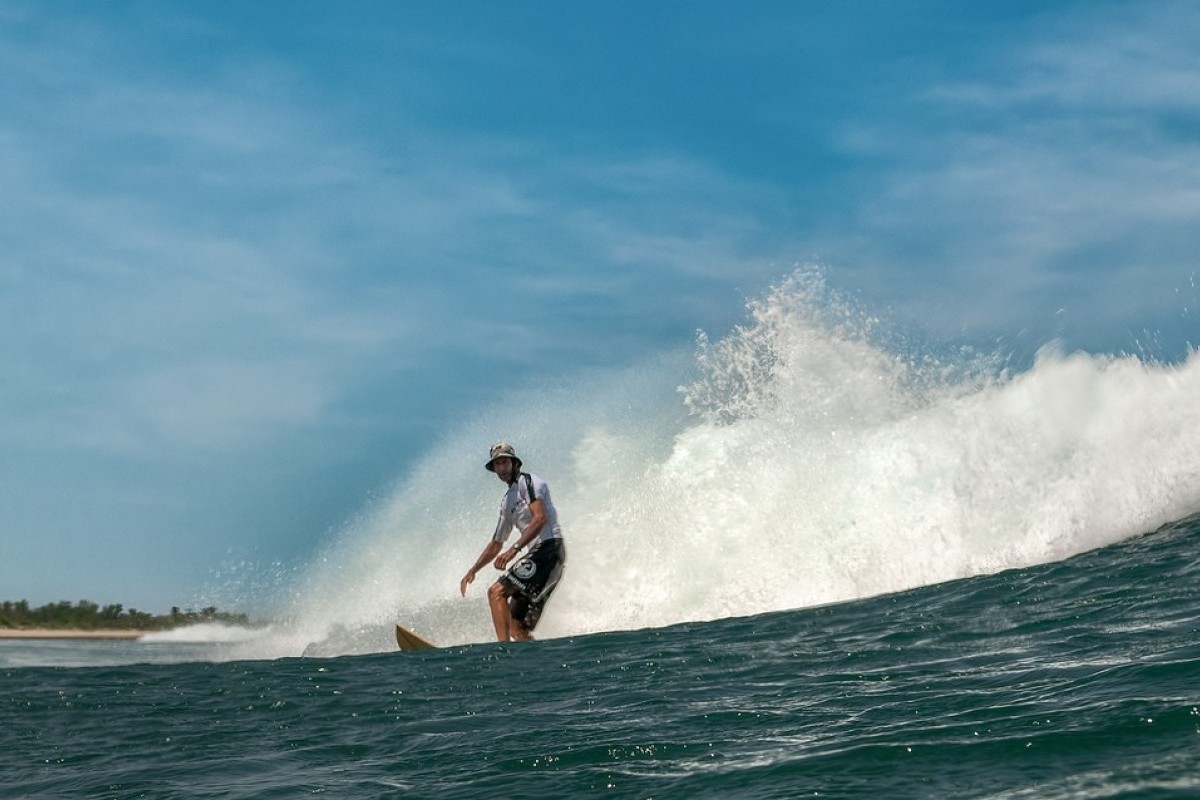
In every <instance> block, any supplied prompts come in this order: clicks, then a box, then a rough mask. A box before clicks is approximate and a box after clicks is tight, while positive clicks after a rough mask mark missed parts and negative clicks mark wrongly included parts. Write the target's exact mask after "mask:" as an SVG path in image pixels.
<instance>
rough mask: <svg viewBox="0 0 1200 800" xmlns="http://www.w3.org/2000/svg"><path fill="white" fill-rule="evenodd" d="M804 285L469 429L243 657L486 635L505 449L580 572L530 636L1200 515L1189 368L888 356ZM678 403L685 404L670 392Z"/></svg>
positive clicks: (1047, 553) (1059, 357) (926, 573)
mask: <svg viewBox="0 0 1200 800" xmlns="http://www.w3.org/2000/svg"><path fill="white" fill-rule="evenodd" d="M897 341H898V340H897V338H896V337H895V336H893V335H891V333H890V332H889V331H888V330H887V326H886V325H883V324H881V323H880V322H879V321H878V320H875V319H873V318H871V317H870V316H869V315H867V314H865V313H862V311H861V310H859V309H857V308H855V307H854V305H853V304H852V303H850V302H848V301H847V300H846V299H845V298H844V297H841V296H839V295H838V294H837V293H835V292H833V291H831V290H829V289H828V288H827V287H826V286H825V284H824V282H823V280H822V278H821V276H820V274H819V273H817V272H814V271H810V270H806V271H801V272H797V273H796V274H795V275H792V276H790V277H789V278H788V279H786V280H784V281H783V282H781V283H780V284H779V285H778V286H777V287H775V288H774V289H773V290H772V291H771V292H769V293H768V294H767V295H766V296H764V297H762V298H760V299H757V300H755V301H753V302H751V303H750V304H749V307H748V315H747V321H746V322H745V323H744V324H743V325H741V326H738V327H737V328H736V329H734V330H733V331H732V332H730V333H729V334H728V335H727V336H724V337H722V338H721V339H719V340H718V341H716V342H710V341H709V340H708V339H707V337H704V336H701V337H700V342H699V347H698V350H697V352H696V353H695V354H693V355H692V356H682V355H680V354H668V355H663V356H656V357H654V358H650V359H647V360H646V362H644V363H642V364H639V365H636V366H633V367H629V368H626V369H623V370H612V371H595V372H589V373H584V374H581V375H576V376H572V377H571V378H570V379H568V380H564V381H563V382H561V383H560V384H559V385H557V386H555V387H552V388H546V389H542V390H538V391H535V392H531V393H519V394H515V395H514V396H512V397H511V398H509V399H508V400H507V401H506V402H503V403H500V404H498V405H497V407H496V408H494V409H489V410H485V411H481V412H480V413H479V414H477V415H476V416H475V417H473V418H471V419H469V420H466V421H465V422H464V423H463V424H462V426H461V427H460V428H459V429H458V430H455V431H452V432H450V434H449V435H448V436H447V437H446V438H445V439H444V440H443V441H442V443H441V444H440V445H439V446H437V447H435V448H433V449H432V450H431V451H430V452H428V453H426V454H425V455H424V456H423V457H422V458H420V459H419V460H418V461H417V463H416V464H415V465H413V467H412V469H411V472H410V473H409V474H408V476H407V477H406V478H405V480H404V481H403V482H402V483H401V484H400V485H398V486H397V487H396V488H395V490H394V491H393V492H392V493H391V495H390V496H389V497H387V498H386V499H385V500H383V501H382V502H380V503H378V504H377V505H376V506H375V507H372V508H369V509H365V510H364V511H363V513H362V514H361V515H360V518H359V519H356V520H354V521H352V522H351V523H350V524H348V525H347V527H346V529H345V530H344V531H343V532H342V534H341V535H340V536H338V537H337V538H336V540H335V541H333V542H331V543H330V544H329V546H328V547H327V548H325V550H324V551H323V552H322V553H321V554H320V556H319V557H318V558H317V559H316V560H315V561H314V562H313V563H312V564H311V565H310V566H309V568H308V569H307V570H306V572H305V573H304V574H303V575H301V576H300V577H299V578H298V579H297V580H296V581H295V582H294V583H293V584H292V585H291V586H290V587H289V596H288V597H287V598H286V602H285V605H286V608H287V616H288V620H289V622H288V623H287V624H284V625H278V626H276V627H275V628H273V629H272V631H271V633H270V634H269V635H267V636H265V637H262V638H260V639H259V640H257V641H256V642H254V643H249V644H246V645H244V646H243V652H242V654H243V655H248V656H254V657H268V656H272V655H296V654H299V653H300V652H302V651H303V650H304V649H305V648H306V647H308V648H310V651H311V649H312V647H313V646H314V643H316V645H317V646H319V648H320V647H323V649H322V650H320V651H321V652H322V653H324V654H333V653H339V652H364V651H371V650H379V649H387V648H389V647H390V646H391V644H390V627H391V624H392V622H393V621H396V620H399V621H403V622H405V623H406V624H409V625H410V626H411V627H414V629H416V630H419V631H420V632H421V633H423V634H424V635H427V636H429V637H430V638H432V639H434V640H435V641H437V642H439V643H441V644H455V643H462V642H470V641H486V640H487V639H489V638H490V622H489V619H488V614H487V609H486V602H485V600H484V591H485V589H486V587H487V585H488V584H489V583H490V582H491V580H492V575H491V574H490V570H487V569H485V570H484V571H483V572H481V573H480V575H479V577H478V579H477V580H476V582H475V584H474V586H473V587H471V589H470V591H469V592H468V595H467V597H466V598H465V599H463V598H460V597H459V594H458V582H459V579H460V578H461V577H462V575H463V573H464V572H465V570H466V568H467V567H468V566H469V565H470V564H471V563H472V562H473V560H474V559H475V557H476V556H477V555H478V553H479V551H480V549H481V548H482V547H483V545H484V544H485V542H486V541H487V538H488V536H489V534H490V532H491V530H492V527H493V525H494V522H495V516H496V506H497V503H498V500H499V497H500V494H501V492H502V491H503V487H502V486H501V485H500V484H499V482H497V481H496V480H495V478H494V477H493V476H492V475H491V474H490V473H487V472H485V471H484V470H483V469H482V462H483V456H482V455H481V454H483V453H486V451H487V448H488V446H489V445H490V444H491V443H492V442H493V441H495V440H499V439H504V440H507V441H510V442H512V443H514V444H515V445H516V447H517V449H518V452H519V453H520V454H521V456H522V457H523V459H524V460H525V464H526V468H527V469H529V470H531V471H534V472H537V473H538V474H540V475H542V476H543V477H544V478H545V479H546V480H547V481H548V482H549V483H550V486H551V489H552V492H553V496H554V500H555V503H556V505H557V506H558V508H559V515H560V519H561V521H562V523H563V527H564V531H565V534H566V536H567V542H568V549H569V553H570V563H569V566H568V568H567V572H566V577H565V579H564V582H563V584H562V586H561V587H560V589H559V590H558V592H557V594H556V596H555V598H554V600H553V602H552V603H551V605H550V609H549V610H548V611H547V613H546V616H545V618H544V620H543V623H542V625H541V627H540V628H539V631H538V633H539V635H540V636H542V637H549V636H565V635H572V634H578V633H587V632H595V631H602V630H612V629H628V628H643V627H653V626H662V625H667V624H671V623H676V622H682V621H689V620H706V619H714V618H720V617H727V616H738V615H750V614H757V613H761V612H766V611H774V610H782V609H788V608H796V607H802V606H809V605H815V604H823V603H831V602H838V601H844V600H849V599H853V598H858V597H864V596H870V595H876V594H881V593H886V592H893V591H897V590H901V589H905V588H909V587H913V586H918V585H924V584H929V583H935V582H940V581H946V580H952V579H955V578H962V577H967V576H970V575H975V574H980V573H987V572H995V571H999V570H1003V569H1008V568H1012V567H1020V566H1027V565H1030V564H1034V563H1041V562H1045V561H1050V560H1057V559H1062V558H1065V557H1068V556H1070V555H1073V554H1076V553H1079V552H1083V551H1085V550H1090V549H1093V548H1096V547H1101V546H1104V545H1107V544H1111V543H1113V542H1116V541H1119V540H1121V539H1124V538H1128V537H1131V536H1136V535H1138V534H1141V533H1144V532H1147V531H1150V530H1153V529H1155V528H1157V527H1158V526H1159V525H1161V524H1163V523H1166V522H1169V521H1172V520H1175V519H1179V518H1182V517H1184V516H1186V515H1187V514H1189V513H1192V512H1194V511H1196V510H1200V403H1198V402H1197V398H1200V357H1198V356H1197V354H1196V353H1194V352H1193V353H1192V354H1191V356H1190V357H1189V358H1188V359H1187V360H1186V361H1185V362H1183V363H1180V364H1177V365H1163V364H1155V363H1147V362H1145V361H1142V360H1140V359H1138V358H1136V357H1132V356H1125V357H1112V356H1099V355H1090V354H1087V353H1063V352H1060V351H1058V350H1056V349H1055V348H1054V347H1053V346H1049V347H1046V348H1043V349H1042V350H1041V351H1040V352H1039V354H1038V356H1037V359H1036V361H1035V362H1034V363H1033V365H1032V366H1031V367H1029V368H1028V369H1024V370H1021V371H1018V372H1015V373H1012V372H1010V371H1009V370H1008V369H1006V368H1005V367H1004V364H1003V362H1002V361H1001V360H999V359H996V358H992V357H987V356H984V357H981V356H979V355H977V354H971V353H969V352H966V351H959V352H956V353H954V354H953V356H952V357H947V356H944V355H942V354H936V355H935V354H933V353H931V352H920V351H914V350H913V349H912V348H911V347H909V346H905V345H901V344H897V343H896V342H897ZM681 384H682V385H681Z"/></svg>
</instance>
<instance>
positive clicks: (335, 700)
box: [0, 518, 1200, 800]
mask: <svg viewBox="0 0 1200 800" xmlns="http://www.w3.org/2000/svg"><path fill="white" fill-rule="evenodd" d="M1198 554H1200V519H1197V518H1192V519H1190V520H1188V521H1185V522H1182V523H1178V524H1176V525H1173V526H1168V527H1167V528H1165V529H1163V530H1161V531H1158V532H1156V533H1154V534H1151V535H1148V536H1144V537H1141V538H1137V539H1134V540H1130V541H1126V542H1124V543H1121V544H1118V545H1115V546H1112V547H1108V548H1105V549H1103V550H1099V551H1095V552H1091V553H1086V554H1083V555H1081V556H1077V557H1075V558H1072V559H1070V560H1068V561H1064V562H1060V563H1056V564H1051V565H1045V566H1039V567H1034V568H1029V569H1023V570H1016V571H1009V572H1005V573H1001V574H998V575H992V576H984V577H978V578H971V579H968V580H962V581H957V582H954V583H948V584H941V585H937V586H930V587H925V588H922V589H917V590H913V591H909V592H904V593H901V594H896V595H889V596H884V597H877V598H872V599H868V600H860V601H856V602H852V603H847V604H840V605H836V606H828V607H823V608H817V609H807V610H798V611H789V612H779V613H772V614H765V615H760V616H755V617H744V618H737V619H727V620H721V621H717V622H710V623H697V624H686V625H678V626H673V627H670V628H661V629H654V630H641V631H629V632H615V633H604V634H597V635H590V636H586V637H579V638H564V639H557V640H550V641H544V642H537V643H533V644H529V645H524V646H512V645H507V646H501V645H495V644H486V645H470V646H463V647H454V648H448V649H444V650H437V651H430V652H417V653H383V654H376V655H366V656H347V657H341V658H331V659H311V658H295V659H283V660H276V661H238V662H225V663H216V662H191V663H177V664H139V665H130V666H93V667H73V668H64V667H11V666H10V667H6V668H4V669H3V670H0V676H2V677H0V680H2V681H3V691H2V698H0V713H2V715H3V717H2V719H0V797H3V798H135V797H144V798H261V799H264V800H265V799H266V798H299V797H311V796H323V797H331V798H388V797H428V798H475V797H521V798H563V797H581V796H582V797H614V798H624V797H630V798H692V797H713V798H720V797H735V798H737V797H745V798H791V797H826V798H850V797H876V798H925V797H953V798H1068V797H1070V798H1076V797H1090V798H1100V797H1104V798H1117V797H1121V798H1196V797H1200V568H1197V565H1196V564H1197V555H1198ZM112 646H132V645H130V644H128V643H114V644H113V645H112ZM8 655H9V657H10V663H11V657H12V655H13V654H12V653H9V654H8Z"/></svg>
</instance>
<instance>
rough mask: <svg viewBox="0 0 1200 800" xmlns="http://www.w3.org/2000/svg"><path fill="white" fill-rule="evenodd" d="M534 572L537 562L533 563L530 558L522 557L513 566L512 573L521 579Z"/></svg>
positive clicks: (527, 577)
mask: <svg viewBox="0 0 1200 800" xmlns="http://www.w3.org/2000/svg"><path fill="white" fill-rule="evenodd" d="M535 572H537V564H534V563H533V559H532V558H523V559H521V560H520V561H519V562H518V563H517V565H516V566H515V567H513V575H515V576H517V577H518V578H520V579H521V580H523V581H524V580H528V579H529V578H531V577H533V573H535Z"/></svg>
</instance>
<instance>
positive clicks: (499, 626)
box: [488, 582, 513, 642]
mask: <svg viewBox="0 0 1200 800" xmlns="http://www.w3.org/2000/svg"><path fill="white" fill-rule="evenodd" d="M488 606H489V607H490V608H491V609H492V625H493V626H495V628H496V641H498V642H507V641H508V640H509V639H510V638H511V637H510V635H509V630H510V627H511V625H512V622H513V618H512V612H511V611H509V609H508V592H507V591H505V588H504V585H503V584H501V583H499V582H497V583H493V584H492V585H491V586H490V587H488Z"/></svg>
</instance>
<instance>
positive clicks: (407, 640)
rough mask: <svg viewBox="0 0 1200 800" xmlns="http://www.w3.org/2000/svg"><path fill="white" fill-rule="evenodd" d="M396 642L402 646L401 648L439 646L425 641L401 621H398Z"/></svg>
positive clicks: (423, 648)
mask: <svg viewBox="0 0 1200 800" xmlns="http://www.w3.org/2000/svg"><path fill="white" fill-rule="evenodd" d="M396 644H398V645H399V646H400V649H401V650H432V649H434V648H435V647H437V645H436V644H433V643H431V642H427V641H425V640H424V639H422V638H421V637H420V636H417V635H416V634H415V633H413V632H412V631H410V630H409V629H408V628H406V627H404V626H403V625H401V624H400V623H399V622H397V623H396Z"/></svg>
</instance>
